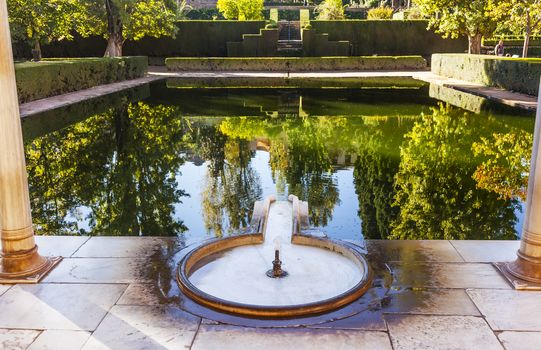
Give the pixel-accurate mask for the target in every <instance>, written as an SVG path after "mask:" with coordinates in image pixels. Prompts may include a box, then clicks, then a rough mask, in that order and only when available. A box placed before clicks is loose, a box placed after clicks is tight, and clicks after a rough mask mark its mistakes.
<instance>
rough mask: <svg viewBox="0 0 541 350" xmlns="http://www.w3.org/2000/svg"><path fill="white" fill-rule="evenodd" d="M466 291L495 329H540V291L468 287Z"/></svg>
mask: <svg viewBox="0 0 541 350" xmlns="http://www.w3.org/2000/svg"><path fill="white" fill-rule="evenodd" d="M467 293H468V294H469V296H470V297H471V299H472V300H473V302H474V303H475V305H477V307H478V308H479V310H480V311H481V313H482V314H483V315H485V317H486V320H487V322H488V323H489V325H490V327H492V329H493V330H495V331H503V330H515V331H541V317H540V316H539V315H541V293H539V292H534V291H516V290H491V289H483V290H479V289H468V290H467Z"/></svg>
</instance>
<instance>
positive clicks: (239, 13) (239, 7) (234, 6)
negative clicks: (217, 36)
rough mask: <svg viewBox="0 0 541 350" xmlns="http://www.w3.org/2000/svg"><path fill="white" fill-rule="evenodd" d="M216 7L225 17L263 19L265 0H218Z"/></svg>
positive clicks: (244, 19)
mask: <svg viewBox="0 0 541 350" xmlns="http://www.w3.org/2000/svg"><path fill="white" fill-rule="evenodd" d="M216 7H217V8H218V11H220V12H221V13H222V15H223V16H224V18H225V19H232V20H239V21H252V20H260V19H263V0H218V3H217V4H216Z"/></svg>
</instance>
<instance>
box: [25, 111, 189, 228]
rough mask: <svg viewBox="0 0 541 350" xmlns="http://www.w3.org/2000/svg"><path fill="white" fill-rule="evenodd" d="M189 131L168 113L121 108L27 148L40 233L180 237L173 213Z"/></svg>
mask: <svg viewBox="0 0 541 350" xmlns="http://www.w3.org/2000/svg"><path fill="white" fill-rule="evenodd" d="M186 127H187V126H186V124H185V122H184V121H183V120H182V119H181V118H177V115H176V112H175V109H174V108H173V107H167V106H152V107H151V106H149V105H147V104H145V103H136V104H127V103H123V104H121V105H119V106H117V107H115V108H111V109H109V110H108V111H107V112H105V113H102V114H98V115H95V116H92V117H90V118H89V119H87V120H85V121H84V122H82V123H78V124H74V125H73V126H71V127H68V128H66V129H62V130H59V131H56V132H52V133H49V134H47V135H45V136H42V137H39V138H37V139H34V140H33V141H31V142H29V143H27V145H26V154H27V169H28V174H29V178H30V181H29V182H30V192H31V194H32V198H31V200H32V203H33V214H34V215H33V216H34V222H35V224H36V226H37V231H38V233H40V234H74V233H81V234H100V235H114V236H120V235H129V236H139V235H155V234H156V232H159V233H160V235H169V236H177V235H178V234H180V233H181V232H183V231H184V230H185V227H184V225H183V223H182V221H179V220H177V219H175V218H174V213H175V209H174V206H175V204H177V203H180V201H181V198H182V197H183V196H186V194H185V192H184V191H182V190H179V189H178V188H177V187H178V184H177V182H176V170H177V169H178V168H179V167H180V166H181V165H182V164H183V162H184V159H183V157H182V156H181V152H180V151H181V150H180V149H179V146H180V145H181V140H182V136H183V134H184V133H185V128H186ZM83 208H84V209H83ZM83 212H84V214H83ZM83 215H84V216H83ZM83 218H84V220H85V221H86V222H88V226H89V227H88V229H87V228H84V227H79V228H78V227H77V225H76V223H75V220H82V219H83ZM87 230H88V231H87Z"/></svg>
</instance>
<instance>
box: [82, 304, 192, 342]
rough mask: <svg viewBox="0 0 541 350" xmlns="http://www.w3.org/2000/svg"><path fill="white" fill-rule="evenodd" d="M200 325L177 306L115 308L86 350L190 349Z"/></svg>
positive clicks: (93, 335)
mask: <svg viewBox="0 0 541 350" xmlns="http://www.w3.org/2000/svg"><path fill="white" fill-rule="evenodd" d="M199 322H200V319H199V318H198V317H195V316H193V315H191V314H188V313H186V312H183V311H181V310H180V309H178V308H176V307H154V306H115V307H113V308H112V309H111V311H110V313H109V314H108V315H107V316H106V317H105V319H104V320H103V322H102V323H101V324H100V326H99V327H98V329H97V330H96V331H95V332H94V333H93V334H92V337H91V338H90V339H89V340H88V342H87V343H86V344H85V346H84V347H83V349H92V350H95V349H114V350H123V349H126V350H134V349H184V348H189V347H190V344H191V343H192V341H193V338H194V336H195V333H196V331H197V328H198V325H199Z"/></svg>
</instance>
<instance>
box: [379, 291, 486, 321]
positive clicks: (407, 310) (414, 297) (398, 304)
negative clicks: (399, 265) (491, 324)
mask: <svg viewBox="0 0 541 350" xmlns="http://www.w3.org/2000/svg"><path fill="white" fill-rule="evenodd" d="M388 299H389V300H388V302H387V303H386V304H387V305H386V306H385V307H384V308H383V310H382V311H383V312H385V313H402V314H417V315H463V316H480V313H479V310H478V309H477V307H476V306H475V304H474V303H473V302H472V301H471V299H470V297H469V296H468V294H466V292H465V291H464V290H462V289H433V290H405V291H401V292H398V293H391V294H390V295H389V297H388Z"/></svg>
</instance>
